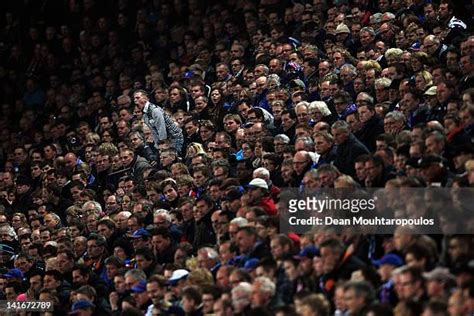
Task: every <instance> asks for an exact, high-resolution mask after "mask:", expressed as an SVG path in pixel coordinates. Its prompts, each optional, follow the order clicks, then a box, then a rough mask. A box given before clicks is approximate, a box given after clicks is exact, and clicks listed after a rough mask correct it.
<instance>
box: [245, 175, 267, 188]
mask: <svg viewBox="0 0 474 316" xmlns="http://www.w3.org/2000/svg"><path fill="white" fill-rule="evenodd" d="M247 188H250V189H255V188H260V189H265V190H268V184H267V181H265V180H263V179H260V178H255V179H253V180H252V181H250V182H249V184H248V185H247Z"/></svg>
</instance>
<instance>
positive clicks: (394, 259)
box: [372, 253, 403, 267]
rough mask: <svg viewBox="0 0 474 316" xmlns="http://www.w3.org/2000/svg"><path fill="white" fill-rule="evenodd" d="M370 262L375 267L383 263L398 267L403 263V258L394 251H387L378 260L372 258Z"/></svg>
mask: <svg viewBox="0 0 474 316" xmlns="http://www.w3.org/2000/svg"><path fill="white" fill-rule="evenodd" d="M372 263H373V264H374V265H375V266H377V267H380V266H381V265H384V264H391V265H392V266H396V267H400V266H402V265H403V260H402V258H400V256H398V255H396V254H394V253H388V254H386V255H384V256H383V257H382V258H380V259H379V260H372Z"/></svg>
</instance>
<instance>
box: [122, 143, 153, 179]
mask: <svg viewBox="0 0 474 316" xmlns="http://www.w3.org/2000/svg"><path fill="white" fill-rule="evenodd" d="M120 160H121V161H122V166H123V167H124V168H126V169H128V174H129V175H130V176H131V177H132V178H133V179H134V180H135V183H138V184H143V171H144V170H145V169H146V168H150V164H149V163H148V161H147V160H146V159H145V158H143V157H140V156H138V155H136V154H135V153H134V152H133V150H131V149H128V148H127V149H124V150H122V151H121V152H120Z"/></svg>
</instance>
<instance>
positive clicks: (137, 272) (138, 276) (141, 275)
mask: <svg viewBox="0 0 474 316" xmlns="http://www.w3.org/2000/svg"><path fill="white" fill-rule="evenodd" d="M128 276H131V277H132V278H133V279H135V281H137V282H142V281H146V274H145V272H143V270H141V269H132V270H128V271H127V272H125V277H128Z"/></svg>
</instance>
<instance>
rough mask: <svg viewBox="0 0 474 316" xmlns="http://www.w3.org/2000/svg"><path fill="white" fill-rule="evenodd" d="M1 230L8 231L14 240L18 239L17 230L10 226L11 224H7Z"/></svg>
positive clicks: (0, 227)
mask: <svg viewBox="0 0 474 316" xmlns="http://www.w3.org/2000/svg"><path fill="white" fill-rule="evenodd" d="M0 229H5V230H6V231H7V234H8V236H10V237H12V238H13V239H15V240H16V239H17V235H16V232H15V229H14V228H13V227H12V226H10V224H8V223H5V224H2V225H1V226H0Z"/></svg>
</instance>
